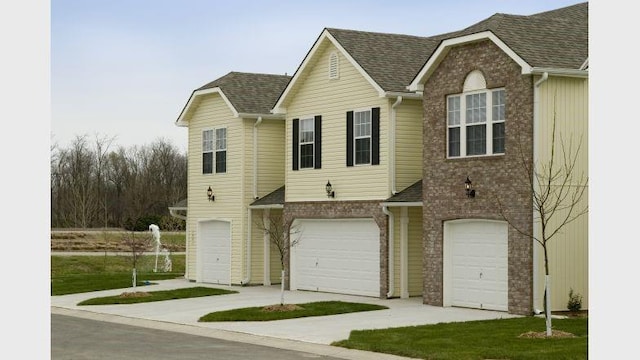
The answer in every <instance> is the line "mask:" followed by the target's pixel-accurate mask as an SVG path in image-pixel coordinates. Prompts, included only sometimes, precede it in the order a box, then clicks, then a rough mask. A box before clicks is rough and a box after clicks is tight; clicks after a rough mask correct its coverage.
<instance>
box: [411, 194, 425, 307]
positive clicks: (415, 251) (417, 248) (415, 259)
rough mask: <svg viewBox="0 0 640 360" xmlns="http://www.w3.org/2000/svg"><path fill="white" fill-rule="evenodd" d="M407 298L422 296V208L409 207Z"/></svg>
mask: <svg viewBox="0 0 640 360" xmlns="http://www.w3.org/2000/svg"><path fill="white" fill-rule="evenodd" d="M408 210H409V226H408V228H409V241H408V249H409V266H408V267H409V279H408V282H409V296H421V295H422V286H423V279H422V207H414V206H412V207H409V208H408Z"/></svg>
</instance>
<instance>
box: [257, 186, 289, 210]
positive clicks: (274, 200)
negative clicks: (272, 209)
mask: <svg viewBox="0 0 640 360" xmlns="http://www.w3.org/2000/svg"><path fill="white" fill-rule="evenodd" d="M266 205H284V185H282V186H281V187H279V188H277V189H276V190H274V191H272V192H270V193H269V194H267V195H265V196H263V197H261V198H260V199H258V200H256V201H254V202H252V203H251V205H250V206H266Z"/></svg>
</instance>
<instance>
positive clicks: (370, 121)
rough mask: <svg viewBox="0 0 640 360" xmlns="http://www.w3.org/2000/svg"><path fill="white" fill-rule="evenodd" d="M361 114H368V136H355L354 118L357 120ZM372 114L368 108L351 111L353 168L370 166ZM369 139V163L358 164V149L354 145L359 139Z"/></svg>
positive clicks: (355, 125)
mask: <svg viewBox="0 0 640 360" xmlns="http://www.w3.org/2000/svg"><path fill="white" fill-rule="evenodd" d="M362 113H368V114H369V134H368V135H360V136H358V135H357V133H358V132H357V131H356V129H357V127H358V126H357V124H356V118H357V116H358V115H357V114H362ZM372 116H373V114H372V112H371V109H370V108H366V109H357V110H353V165H354V166H366V165H371V157H372V155H373V149H372V147H373V136H372V128H373V119H372ZM367 138H368V139H369V162H367V163H358V161H357V159H358V157H357V153H358V147H357V146H356V144H357V143H358V140H359V139H367Z"/></svg>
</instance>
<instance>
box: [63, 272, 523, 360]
mask: <svg viewBox="0 0 640 360" xmlns="http://www.w3.org/2000/svg"><path fill="white" fill-rule="evenodd" d="M154 283H157V284H156V285H149V286H144V287H138V288H137V290H138V291H157V290H170V289H177V288H185V287H193V286H208V287H216V288H222V289H229V290H235V291H238V293H237V294H229V295H219V296H206V297H200V298H191V299H178V300H168V301H158V302H149V303H140V304H128V305H91V306H78V305H77V304H78V303H79V302H81V301H83V300H86V299H90V298H95V297H102V296H112V295H118V294H121V293H123V292H125V291H127V292H130V291H133V288H127V289H114V290H105V291H98V292H92V293H81V294H70V295H60V296H52V297H51V313H52V314H60V315H69V316H76V317H82V318H86V319H91V320H99V321H108V322H112V323H119V324H124V325H133V326H141V327H147V328H152V329H158V330H166V331H173V332H179V333H185V334H191V335H199V336H205V337H211V338H216V339H222V340H230V341H237V342H244V343H248V344H253V345H263V346H270V347H276V348H279V349H286V350H293V351H301V352H305V353H310V354H316V355H322V356H330V357H335V358H340V359H363V360H364V359H380V360H383V359H384V360H386V359H389V360H391V359H406V358H402V357H398V356H394V355H388V354H380V353H373V352H367V351H360V350H352V349H345V348H340V347H335V346H331V345H330V344H331V343H332V342H334V341H338V340H343V339H347V338H348V337H349V334H350V332H351V331H352V330H361V329H383V328H390V327H401V326H416V325H425V324H435V323H440V322H460V321H473V320H490V319H501V318H512V317H516V315H510V314H507V313H505V312H498V311H489V310H476V309H464V308H453V307H437V306H429V305H424V304H422V298H409V299H388V300H384V299H378V298H373V297H362V296H351V295H342V294H330V293H319V292H310V291H286V293H285V302H286V303H291V304H293V303H295V304H299V303H307V302H315V301H328V300H339V301H349V302H362V303H370V304H378V305H384V306H387V307H388V308H389V309H386V310H376V311H367V312H359V313H351V314H341V315H331V316H322V317H308V318H298V319H289V320H279V321H269V322H251V321H249V322H198V319H199V318H200V317H202V316H203V315H206V314H208V313H210V312H214V311H221V310H229V309H234V308H243V307H252V306H266V305H272V304H277V303H279V301H280V287H279V286H278V285H276V286H245V287H240V286H225V285H213V284H200V283H194V282H190V281H188V280H185V279H172V280H162V281H154Z"/></svg>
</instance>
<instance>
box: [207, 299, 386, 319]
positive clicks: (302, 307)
mask: <svg viewBox="0 0 640 360" xmlns="http://www.w3.org/2000/svg"><path fill="white" fill-rule="evenodd" d="M384 309H388V308H387V307H386V306H380V305H373V304H362V303H351V302H344V301H318V302H312V303H304V304H289V305H285V306H284V307H280V305H274V306H268V307H265V306H258V307H249V308H241V309H233V310H227V311H217V312H212V313H209V314H207V315H204V316H202V317H201V318H200V319H199V320H198V321H201V322H214V321H272V320H284V319H294V318H301V317H309V316H326V315H336V314H346V313H352V312H360V311H373V310H384Z"/></svg>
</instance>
